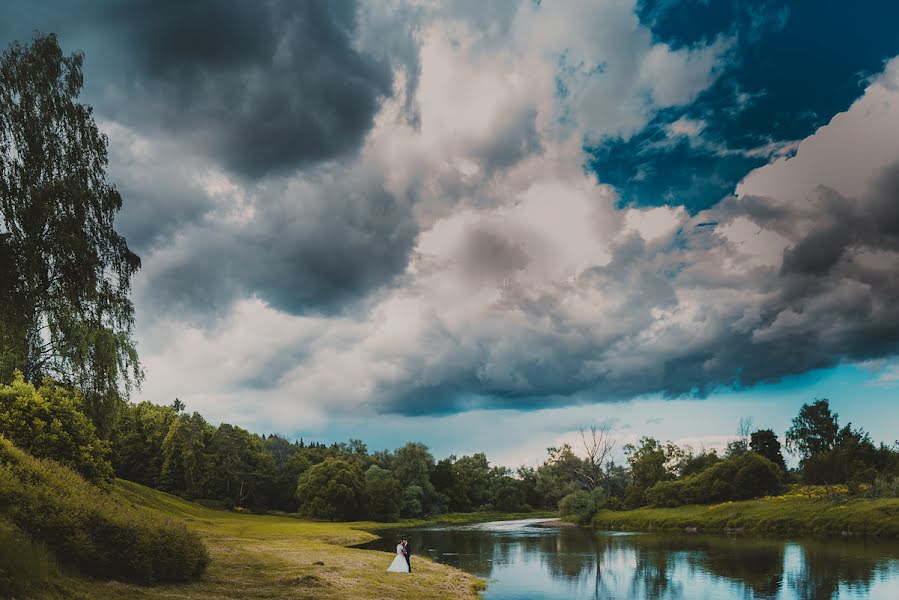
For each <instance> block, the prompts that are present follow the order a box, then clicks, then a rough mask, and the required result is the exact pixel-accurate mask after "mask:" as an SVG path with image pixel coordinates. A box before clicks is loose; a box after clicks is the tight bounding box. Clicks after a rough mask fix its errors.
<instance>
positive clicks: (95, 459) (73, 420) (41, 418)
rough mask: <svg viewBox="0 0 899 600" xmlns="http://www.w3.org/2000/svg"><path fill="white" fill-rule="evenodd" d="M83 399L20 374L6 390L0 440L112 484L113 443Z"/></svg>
mask: <svg viewBox="0 0 899 600" xmlns="http://www.w3.org/2000/svg"><path fill="white" fill-rule="evenodd" d="M81 408H82V398H81V394H79V393H78V392H77V391H74V390H71V389H69V388H66V387H64V386H61V385H58V384H57V383H56V382H54V381H53V380H51V379H45V380H44V384H43V385H42V386H41V388H40V389H36V388H35V387H34V385H32V384H31V383H29V382H26V381H25V379H24V377H23V376H22V374H21V373H19V372H17V373H16V375H15V378H14V379H13V382H12V384H10V385H2V384H0V434H2V435H3V436H5V437H7V438H8V439H9V440H11V441H12V442H13V443H14V444H16V445H17V446H18V447H19V448H21V449H22V450H25V451H27V452H28V453H30V454H31V455H33V456H36V457H38V458H50V459H53V460H56V461H59V462H61V463H63V464H65V465H67V466H69V467H71V468H73V469H75V470H76V471H78V472H79V473H81V474H82V475H84V477H85V478H86V479H88V480H91V481H93V482H101V481H106V480H109V479H111V478H112V465H111V464H110V462H109V443H108V442H106V441H104V440H100V439H99V438H98V437H97V434H96V431H95V430H94V424H93V423H91V420H90V419H88V418H87V417H86V416H85V415H84V413H83V412H81Z"/></svg>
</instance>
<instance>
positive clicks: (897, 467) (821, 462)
mask: <svg viewBox="0 0 899 600" xmlns="http://www.w3.org/2000/svg"><path fill="white" fill-rule="evenodd" d="M878 474H883V475H888V474H899V455H897V453H896V452H895V451H893V450H892V449H890V448H888V447H886V446H884V445H882V444H881V446H880V447H879V448H878V447H877V446H875V445H874V443H873V442H872V441H871V437H870V436H869V435H868V434H867V433H866V432H865V431H863V430H862V429H853V428H852V424H851V423H850V424H848V425H846V426H845V427H843V428H842V429H841V430H840V431H839V433H838V434H837V438H836V442H835V443H834V444H833V447H832V448H831V449H830V450H826V451H824V452H819V453H817V454H813V455H812V456H809V457H808V458H807V459H806V460H805V461H804V462H803V463H802V480H803V482H805V483H810V484H837V483H849V482H852V483H853V488H854V489H858V486H859V485H860V484H870V483H873V482H874V480H875V479H876V478H877V475H878Z"/></svg>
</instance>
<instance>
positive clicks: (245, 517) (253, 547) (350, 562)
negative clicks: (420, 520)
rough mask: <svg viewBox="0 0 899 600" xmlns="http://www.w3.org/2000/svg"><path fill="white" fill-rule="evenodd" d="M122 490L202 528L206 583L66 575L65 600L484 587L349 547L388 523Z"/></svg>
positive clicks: (450, 592) (445, 593)
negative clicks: (395, 566)
mask: <svg viewBox="0 0 899 600" xmlns="http://www.w3.org/2000/svg"><path fill="white" fill-rule="evenodd" d="M114 493H115V494H117V495H118V496H119V497H120V498H121V499H122V500H123V501H125V502H129V503H132V504H136V505H139V506H145V507H148V508H150V509H152V510H156V511H159V512H162V513H164V514H166V515H168V516H170V517H173V518H175V519H180V520H182V521H184V522H185V523H186V524H187V525H188V526H189V527H191V528H193V529H195V530H196V531H198V532H199V533H200V534H201V535H202V537H203V539H204V541H205V542H206V545H207V546H208V548H209V552H210V555H211V562H210V564H209V568H208V569H207V571H206V573H205V575H204V576H203V578H202V579H201V580H200V581H198V582H194V583H182V584H172V585H169V584H166V585H157V586H148V587H144V586H139V585H129V584H123V583H117V582H99V581H95V580H88V579H85V578H80V577H69V576H66V577H65V578H64V579H63V580H62V581H60V582H59V586H57V587H59V589H60V593H61V594H63V595H62V596H61V597H65V598H82V599H84V600H87V599H90V600H94V599H107V598H108V599H110V600H126V599H128V600H131V599H146V600H157V599H158V600H162V599H172V600H174V599H179V600H212V599H217V598H246V599H256V598H259V599H261V598H269V599H275V598H279V599H280V598H283V599H288V600H289V599H299V598H303V599H319V598H321V599H332V598H333V599H345V598H360V599H366V598H372V599H374V598H416V599H423V600H430V599H433V600H438V599H440V600H443V599H447V600H449V599H463V600H464V599H475V598H477V597H478V594H477V590H479V589H482V588H483V582H482V581H480V580H478V579H477V578H475V577H473V576H472V575H469V574H467V573H463V572H461V571H458V570H456V569H453V568H451V567H447V566H444V565H440V564H435V563H432V562H430V561H428V560H427V559H425V558H423V557H421V556H414V557H413V560H414V561H415V563H414V565H413V569H414V573H412V574H411V575H405V574H399V573H387V572H386V569H387V566H388V565H389V564H390V562H391V560H392V559H393V556H392V555H391V554H389V553H384V552H376V551H369V550H359V549H354V548H347V547H346V546H348V545H352V544H360V543H363V542H366V541H368V540H371V539H373V538H374V537H375V536H374V535H373V534H371V533H368V532H366V531H363V529H375V528H382V527H385V524H383V523H329V522H318V521H305V520H301V519H297V518H294V517H289V516H268V515H252V514H240V513H235V512H229V511H223V510H215V509H211V508H206V507H203V506H201V505H199V504H196V503H191V502H186V501H184V500H181V499H179V498H176V497H174V496H170V495H168V494H164V493H162V492H158V491H155V490H151V489H149V488H146V487H143V486H140V485H137V484H134V483H130V482H126V481H118V482H116V486H115V492H114ZM466 517H469V519H471V518H474V517H476V516H468V515H466ZM454 519H455V521H454ZM449 520H450V521H452V522H458V521H461V520H463V518H462V517H449ZM415 523H416V522H408V521H407V522H404V523H402V524H400V525H410V524H415ZM396 525H397V524H393V525H390V526H396ZM316 563H322V564H316Z"/></svg>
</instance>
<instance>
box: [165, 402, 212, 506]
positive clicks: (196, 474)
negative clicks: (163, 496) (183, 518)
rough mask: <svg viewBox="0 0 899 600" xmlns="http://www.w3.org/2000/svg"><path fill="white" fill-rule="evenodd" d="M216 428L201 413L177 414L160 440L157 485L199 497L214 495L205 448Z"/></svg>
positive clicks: (171, 490)
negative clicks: (160, 457) (159, 465)
mask: <svg viewBox="0 0 899 600" xmlns="http://www.w3.org/2000/svg"><path fill="white" fill-rule="evenodd" d="M214 432H215V429H214V428H213V427H212V426H210V425H209V424H208V423H207V422H206V420H205V419H203V417H202V415H200V413H197V412H195V413H193V414H192V415H187V414H183V413H182V414H180V415H178V417H177V418H176V419H173V420H172V424H171V425H170V426H169V431H168V433H166V436H165V439H164V440H163V441H162V458H163V460H162V469H161V472H160V474H159V480H160V486H161V487H162V488H163V489H165V490H167V491H170V492H175V493H183V494H186V495H187V496H189V497H193V498H200V497H208V496H211V495H214V491H213V490H212V489H210V488H211V482H210V475H211V473H210V468H211V465H210V460H209V456H208V454H207V452H206V447H207V445H208V444H209V440H210V438H211V437H212V434H213V433H214Z"/></svg>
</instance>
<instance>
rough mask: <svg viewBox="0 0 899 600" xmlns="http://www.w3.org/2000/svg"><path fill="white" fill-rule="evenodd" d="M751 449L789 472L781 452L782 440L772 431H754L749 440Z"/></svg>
mask: <svg viewBox="0 0 899 600" xmlns="http://www.w3.org/2000/svg"><path fill="white" fill-rule="evenodd" d="M749 448H750V449H751V450H752V451H753V452H756V453H757V454H761V455H762V456H764V457H765V458H767V459H768V460H770V461H771V462H773V463H774V464H775V465H777V466H778V467H780V468H781V469H782V470H783V471H786V470H787V464H786V463H785V462H784V456H783V453H782V452H781V451H780V440H778V439H777V436H776V435H775V434H774V432H773V431H771V430H770V429H759V430H758V431H754V432H753V433H752V436H751V437H750V440H749Z"/></svg>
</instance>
